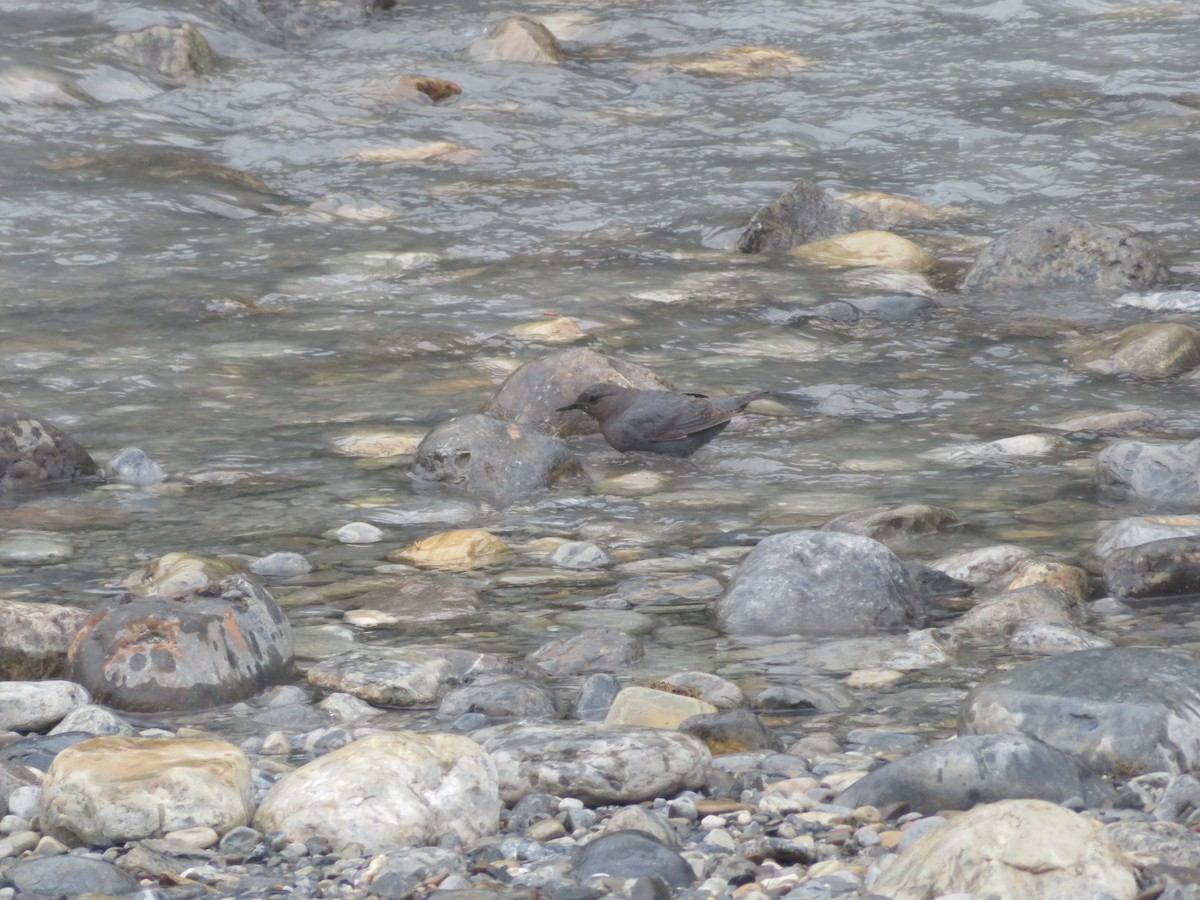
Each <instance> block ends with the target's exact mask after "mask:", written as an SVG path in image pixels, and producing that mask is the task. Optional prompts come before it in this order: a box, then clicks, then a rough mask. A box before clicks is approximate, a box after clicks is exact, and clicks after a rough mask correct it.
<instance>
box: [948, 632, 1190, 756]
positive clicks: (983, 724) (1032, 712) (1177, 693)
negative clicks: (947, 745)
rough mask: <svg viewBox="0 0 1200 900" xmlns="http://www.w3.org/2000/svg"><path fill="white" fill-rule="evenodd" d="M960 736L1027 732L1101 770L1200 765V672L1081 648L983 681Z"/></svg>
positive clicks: (966, 702) (1145, 654) (963, 715)
mask: <svg viewBox="0 0 1200 900" xmlns="http://www.w3.org/2000/svg"><path fill="white" fill-rule="evenodd" d="M958 729H959V733H960V734H1022V735H1026V736H1028V737H1031V738H1036V739H1038V740H1040V741H1043V742H1045V743H1047V744H1049V745H1051V746H1052V747H1056V748H1058V749H1059V750H1062V751H1063V752H1064V753H1068V754H1070V755H1071V756H1074V757H1076V758H1077V759H1080V760H1082V761H1083V762H1084V763H1085V764H1087V765H1088V766H1089V767H1090V768H1092V769H1094V770H1096V771H1098V772H1121V773H1130V772H1158V771H1166V772H1187V771H1191V770H1193V769H1195V768H1196V766H1197V765H1200V666H1198V665H1197V660H1196V658H1195V657H1194V656H1192V655H1191V654H1185V653H1176V652H1166V651H1163V650H1151V649H1148V648H1142V647H1113V648H1104V649H1096V650H1080V651H1078V652H1076V653H1066V654H1063V655H1061V656H1051V657H1047V658H1046V659H1039V660H1036V661H1034V662H1031V663H1026V664H1024V665H1021V666H1017V667H1016V668H1013V669H1009V670H1007V671H1004V672H998V673H996V674H994V675H991V676H989V677H988V678H985V679H984V680H983V681H981V682H980V683H979V684H978V685H976V686H975V687H974V688H973V689H972V690H971V691H970V693H968V694H967V696H966V697H965V698H964V699H963V702H962V707H961V709H960V712H959V725H958Z"/></svg>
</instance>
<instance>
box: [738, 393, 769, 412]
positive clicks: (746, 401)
mask: <svg viewBox="0 0 1200 900" xmlns="http://www.w3.org/2000/svg"><path fill="white" fill-rule="evenodd" d="M769 396H771V392H770V391H751V392H750V393H749V394H745V395H743V396H741V397H738V405H737V408H738V412H741V411H742V410H743V409H745V408H746V407H747V406H749V405H750V404H751V403H753V402H754V401H755V400H761V399H762V398H763V397H769Z"/></svg>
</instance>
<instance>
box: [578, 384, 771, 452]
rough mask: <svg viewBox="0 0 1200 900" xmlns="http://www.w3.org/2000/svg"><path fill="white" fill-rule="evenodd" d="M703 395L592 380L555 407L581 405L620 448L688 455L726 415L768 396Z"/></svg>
mask: <svg viewBox="0 0 1200 900" xmlns="http://www.w3.org/2000/svg"><path fill="white" fill-rule="evenodd" d="M767 393H768V392H767V391H754V392H753V393H750V394H742V395H741V396H740V397H717V398H715V399H714V398H712V397H706V396H705V395H704V394H676V393H674V392H672V391H641V390H637V389H636V388H625V387H621V386H620V385H616V384H593V385H592V386H591V387H590V388H588V389H587V390H585V391H584V392H583V393H582V394H580V395H579V397H578V398H576V400H575V402H574V403H568V404H567V405H566V406H560V407H559V408H558V412H564V411H566V410H568V409H581V410H583V411H584V412H585V413H587V414H588V415H589V416H591V417H592V418H593V419H595V420H596V421H597V422H599V423H600V433H601V434H603V435H604V439H605V440H606V441H608V442H609V443H610V444H611V445H612V446H613V447H614V448H616V449H617V450H620V451H621V452H622V453H624V452H626V451H629V450H647V451H649V452H650V453H665V454H667V455H668V456H691V455H692V454H693V453H695V452H696V451H697V450H699V449H700V448H701V447H703V446H704V445H705V444H707V443H708V442H709V441H711V440H712V439H713V438H715V437H716V436H717V435H718V434H720V433H721V432H722V431H724V430H725V426H726V425H728V424H729V420H730V419H732V418H733V417H734V416H736V415H739V414H740V413H743V412H745V411H746V407H747V406H749V405H750V404H751V403H752V402H753V401H755V400H758V399H761V398H762V397H766V396H767Z"/></svg>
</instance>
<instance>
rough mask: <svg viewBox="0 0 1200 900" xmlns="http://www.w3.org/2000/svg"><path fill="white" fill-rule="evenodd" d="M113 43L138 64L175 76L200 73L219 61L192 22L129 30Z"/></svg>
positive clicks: (112, 43) (180, 76)
mask: <svg viewBox="0 0 1200 900" xmlns="http://www.w3.org/2000/svg"><path fill="white" fill-rule="evenodd" d="M109 46H110V47H111V48H112V49H113V50H114V51H115V52H116V53H117V54H118V55H120V56H121V57H123V58H124V59H127V60H129V61H130V62H132V63H133V64H134V65H137V66H141V67H142V68H145V69H149V70H151V71H152V72H157V73H158V74H159V75H164V76H166V77H167V78H172V79H178V78H184V77H186V76H188V75H196V74H198V73H200V72H203V71H205V70H206V69H210V68H212V66H213V64H214V63H215V62H216V54H215V53H214V52H213V48H212V45H210V44H209V43H208V41H207V40H205V38H204V35H203V34H201V33H200V29H199V28H197V27H196V26H195V25H192V24H191V23H185V24H183V25H151V26H150V27H149V28H143V29H141V30H140V31H127V32H124V33H122V34H118V35H117V36H116V37H114V38H113V39H112V40H111V41H110V42H109Z"/></svg>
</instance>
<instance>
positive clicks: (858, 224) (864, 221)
mask: <svg viewBox="0 0 1200 900" xmlns="http://www.w3.org/2000/svg"><path fill="white" fill-rule="evenodd" d="M870 227H871V219H870V217H869V216H868V215H867V214H866V213H864V212H863V211H862V210H860V209H858V208H857V207H854V206H851V205H850V204H849V203H847V202H845V201H844V200H838V199H837V198H835V197H832V196H830V195H829V194H828V193H827V192H826V191H825V190H823V189H822V188H820V187H818V186H817V185H815V184H813V183H812V182H811V181H797V182H796V183H795V184H793V185H792V186H791V187H790V188H788V189H787V190H786V191H784V192H783V193H782V194H781V195H780V196H779V197H778V199H776V200H775V201H774V202H772V203H770V204H768V205H767V206H764V207H763V208H762V209H760V210H759V211H758V212H756V213H755V214H754V217H753V218H752V219H751V220H750V223H749V224H748V225H747V226H746V229H745V231H743V232H742V234H741V236H740V237H739V238H738V241H737V249H738V250H739V251H741V252H742V253H761V252H762V251H764V250H776V249H787V248H789V247H796V246H798V245H800V244H807V243H809V242H810V241H822V240H825V239H826V238H831V237H837V236H838V235H839V234H847V233H849V232H851V231H860V230H862V229H864V228H870Z"/></svg>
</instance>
